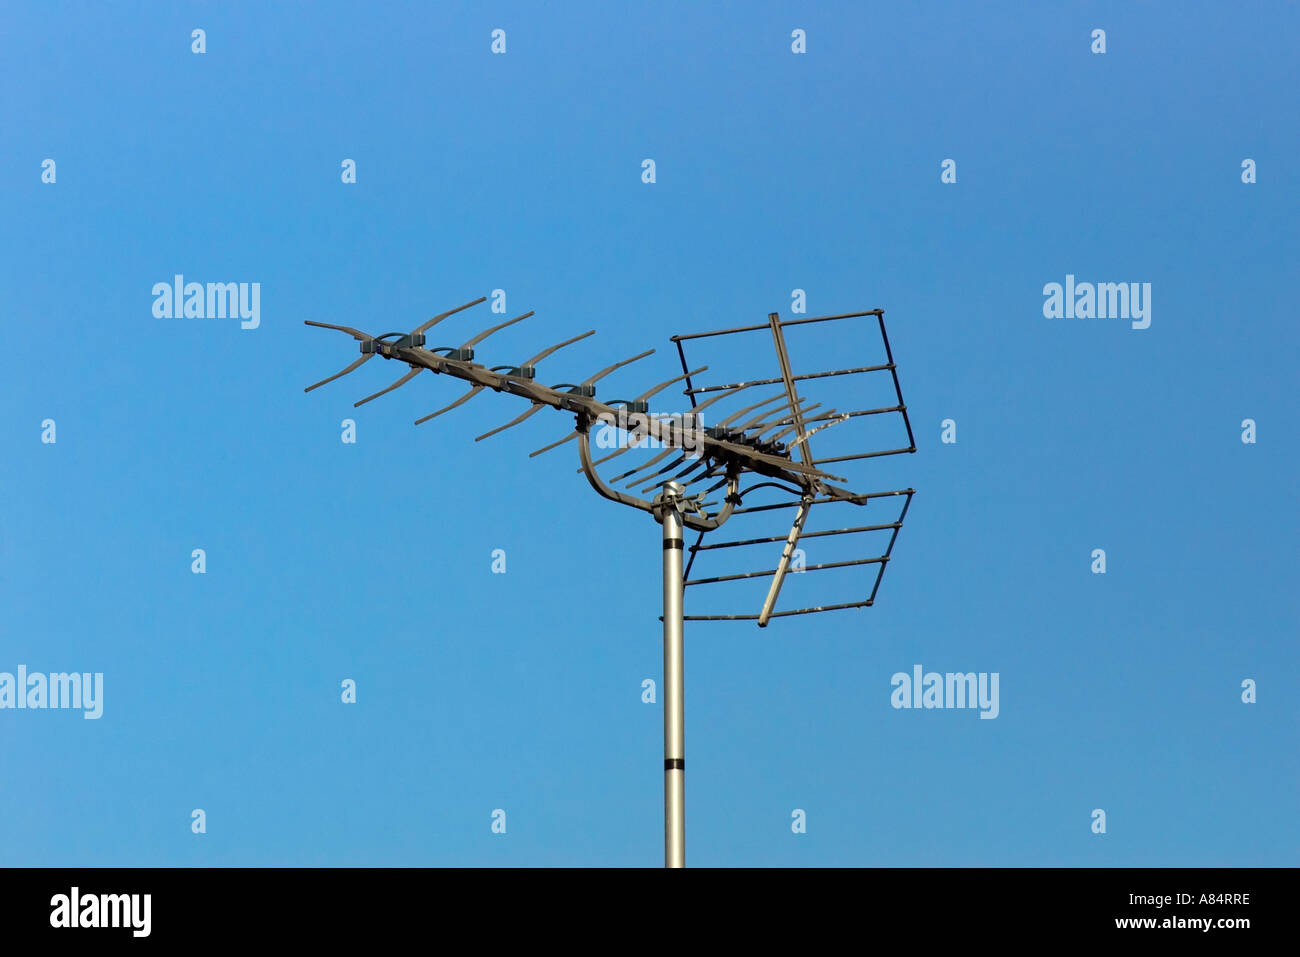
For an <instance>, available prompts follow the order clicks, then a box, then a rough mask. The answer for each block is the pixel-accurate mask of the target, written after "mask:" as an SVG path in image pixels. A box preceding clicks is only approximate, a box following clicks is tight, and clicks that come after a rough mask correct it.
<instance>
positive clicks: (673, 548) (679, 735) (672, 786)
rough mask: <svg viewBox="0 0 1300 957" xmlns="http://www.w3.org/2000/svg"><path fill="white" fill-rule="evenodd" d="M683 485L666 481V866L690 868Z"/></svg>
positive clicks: (661, 517)
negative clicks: (688, 847)
mask: <svg viewBox="0 0 1300 957" xmlns="http://www.w3.org/2000/svg"><path fill="white" fill-rule="evenodd" d="M684 491H685V489H684V487H683V486H682V485H681V483H679V482H665V483H664V488H663V493H662V495H661V496H660V506H661V507H660V509H659V520H660V522H662V523H663V526H664V866H665V867H685V866H686V712H685V708H684V707H683V701H682V697H683V671H684V669H683V665H682V653H683V647H682V591H683V586H682V550H683V542H682V517H681V513H680V512H679V511H678V503H679V501H680V499H681V496H682V493H683V492H684Z"/></svg>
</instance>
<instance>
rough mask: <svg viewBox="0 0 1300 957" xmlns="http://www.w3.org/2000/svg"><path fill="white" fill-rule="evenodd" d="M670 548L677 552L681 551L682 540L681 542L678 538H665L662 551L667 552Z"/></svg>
mask: <svg viewBox="0 0 1300 957" xmlns="http://www.w3.org/2000/svg"><path fill="white" fill-rule="evenodd" d="M670 548H675V549H677V550H678V551H681V549H682V540H681V539H680V538H665V539H664V551H667V550H668V549H670Z"/></svg>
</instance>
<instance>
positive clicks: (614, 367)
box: [582, 349, 654, 385]
mask: <svg viewBox="0 0 1300 957" xmlns="http://www.w3.org/2000/svg"><path fill="white" fill-rule="evenodd" d="M651 355H654V350H653V349H647V350H646V351H645V352H643V353H641V354H640V355H639V356H632V358H630V359H624V360H623V361H622V362H615V363H614V364H613V365H612V366H608V367H607V368H604V369H601V370H600V371H599V372H597V373H596V374H595V375H594V376H591V377H590V378H588V379H583V380H582V384H583V385H595V384H596V383H597V382H599V381H600V380H601V379H603V378H605V376H607V375H609V374H610V373H611V372H614V371H615V370H617V369H621V368H623V366H625V365H628V364H630V363H633V362H636V361H637V360H638V359H644V358H645V357H646V356H651Z"/></svg>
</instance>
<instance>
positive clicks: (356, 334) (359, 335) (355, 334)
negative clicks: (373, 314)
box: [302, 319, 370, 342]
mask: <svg viewBox="0 0 1300 957" xmlns="http://www.w3.org/2000/svg"><path fill="white" fill-rule="evenodd" d="M302 323H303V325H304V326H320V327H321V328H322V329H337V330H338V331H339V332H346V333H347V334H348V335H350V336H351V337H352V338H353V339H356V340H357V341H358V342H365V341H366V340H367V339H369V338H370V336H368V335H366V334H365V333H364V332H362V331H360V330H359V329H353V328H352V327H351V326H336V325H334V324H332V323H329V322H315V321H313V320H311V319H304V320H303V321H302Z"/></svg>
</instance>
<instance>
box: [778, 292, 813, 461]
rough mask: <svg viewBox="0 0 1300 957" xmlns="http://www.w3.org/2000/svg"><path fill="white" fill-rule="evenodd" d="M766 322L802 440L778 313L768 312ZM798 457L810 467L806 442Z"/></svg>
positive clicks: (809, 453) (801, 418)
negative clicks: (769, 327)
mask: <svg viewBox="0 0 1300 957" xmlns="http://www.w3.org/2000/svg"><path fill="white" fill-rule="evenodd" d="M767 321H768V323H769V324H770V325H771V326H772V341H773V343H775V345H776V358H777V361H778V362H780V363H781V379H782V380H783V381H784V382H785V395H786V398H787V399H788V400H789V402H790V418H791V419H792V420H793V421H794V427H795V432H796V434H797V435H798V436H799V437H800V438H802V437H803V434H804V426H803V413H802V412H800V411H799V401H798V399H797V398H796V397H795V394H794V374H793V373H792V372H791V371H790V354H789V353H788V352H786V351H785V333H784V332H782V331H781V315H780V313H776V312H769V313H768V314H767ZM799 457H800V458H801V459H803V464H804V465H807V466H811V465H812V452H811V451H809V449H808V443H807V442H802V443H800V445H799Z"/></svg>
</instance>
